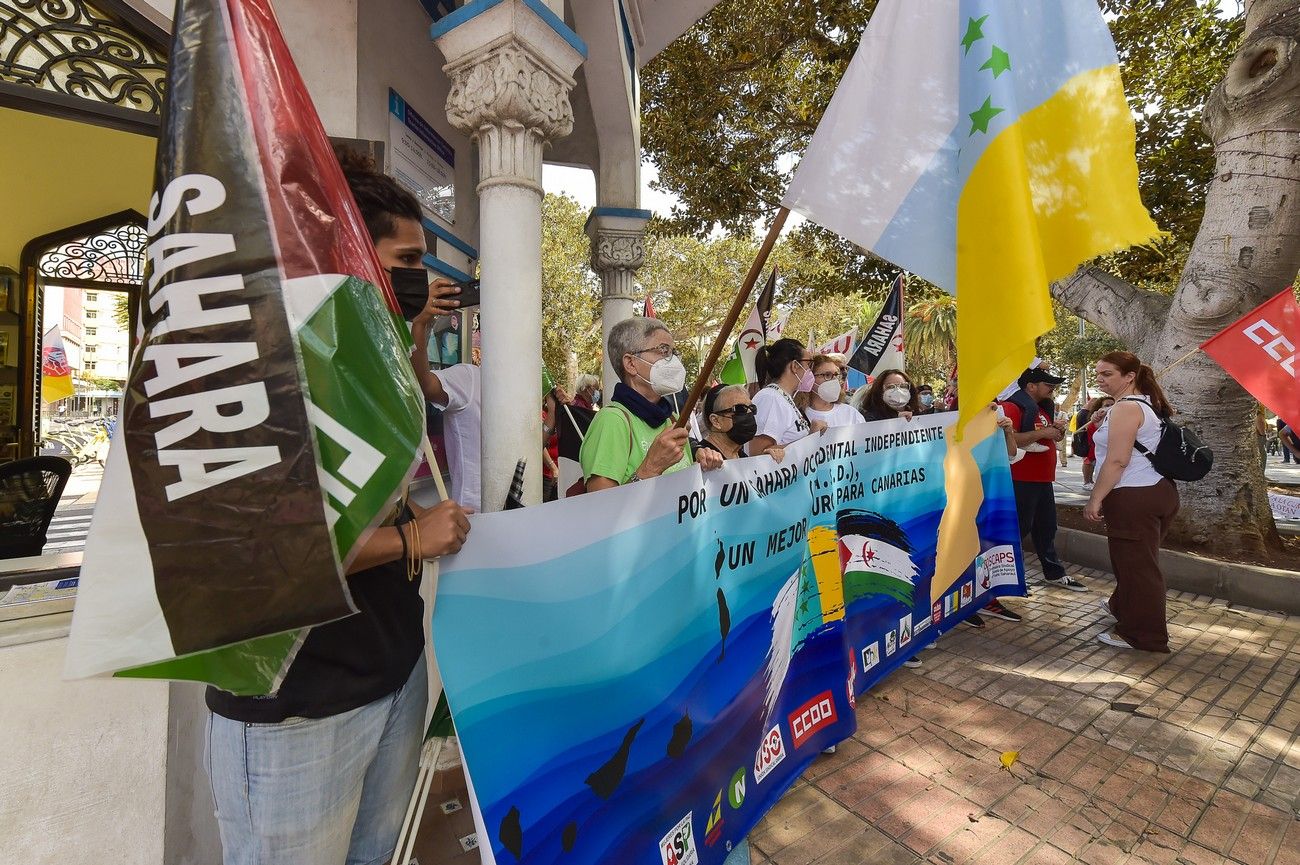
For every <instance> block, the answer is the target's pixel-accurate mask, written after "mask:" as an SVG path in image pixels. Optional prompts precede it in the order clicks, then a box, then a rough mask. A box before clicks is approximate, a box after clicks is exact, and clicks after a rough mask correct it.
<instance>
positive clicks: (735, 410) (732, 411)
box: [711, 403, 758, 417]
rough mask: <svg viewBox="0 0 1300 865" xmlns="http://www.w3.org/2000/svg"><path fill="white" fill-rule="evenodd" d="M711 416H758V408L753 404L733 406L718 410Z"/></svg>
mask: <svg viewBox="0 0 1300 865" xmlns="http://www.w3.org/2000/svg"><path fill="white" fill-rule="evenodd" d="M711 414H716V415H722V416H723V417H735V416H736V415H741V414H758V406H756V405H754V404H753V403H740V404H739V405H733V406H732V407H731V408H723V409H718V410H717V411H714V412H711Z"/></svg>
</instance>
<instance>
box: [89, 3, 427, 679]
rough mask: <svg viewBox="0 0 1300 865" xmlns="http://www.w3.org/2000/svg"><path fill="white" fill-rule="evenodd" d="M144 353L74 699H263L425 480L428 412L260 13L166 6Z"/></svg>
mask: <svg viewBox="0 0 1300 865" xmlns="http://www.w3.org/2000/svg"><path fill="white" fill-rule="evenodd" d="M174 21H175V23H174V30H173V32H174V37H173V48H172V53H171V68H170V70H169V74H168V91H167V99H166V105H165V108H164V115H163V129H162V135H161V137H160V139H159V144H158V158H157V169H156V177H155V183H156V189H155V193H154V196H153V199H152V201H151V203H150V208H149V215H148V225H147V231H148V233H149V237H150V244H149V247H148V253H147V254H148V267H147V277H146V284H145V287H144V289H145V290H144V299H143V303H142V310H141V326H142V338H141V341H140V345H139V349H138V350H137V352H136V354H135V356H134V357H133V358H132V364H131V371H130V376H129V380H128V382H127V388H126V395H125V402H124V406H123V411H122V420H121V423H120V424H119V425H118V428H117V438H116V440H115V441H114V443H113V446H112V449H111V451H110V455H109V459H108V465H107V467H106V470H105V475H104V484H103V487H102V490H101V492H100V494H99V500H98V503H97V507H96V510H95V515H94V520H93V522H92V524H91V530H90V536H89V538H88V542H87V546H86V553H85V557H84V564H83V566H82V580H81V587H80V590H79V598H78V602H77V609H76V616H75V620H74V623H73V631H72V637H71V642H70V646H69V650H68V658H67V673H68V675H70V676H74V677H76V676H89V675H102V674H113V673H116V674H118V675H128V676H149V677H159V678H174V679H194V680H198V681H206V682H210V683H213V684H215V685H217V686H218V687H221V688H223V689H225V690H228V691H231V692H234V693H242V694H250V693H268V692H271V691H273V690H275V689H276V688H277V687H278V686H279V681H280V679H281V678H282V677H283V673H284V671H285V669H287V667H288V664H289V662H290V661H291V660H292V657H293V654H294V652H295V651H296V648H297V646H298V645H300V643H301V635H302V631H301V630H300V629H302V628H304V627H308V626H311V625H315V624H320V623H323V622H327V621H331V620H333V619H337V618H340V617H342V616H346V615H349V614H351V613H352V612H353V607H352V604H351V598H350V596H349V593H348V590H347V584H346V581H345V580H344V577H343V574H344V572H345V568H346V566H347V563H348V562H349V561H350V559H351V558H352V556H353V555H354V554H355V552H356V550H357V549H358V548H359V545H360V542H361V541H362V540H363V539H364V538H365V537H366V536H367V535H368V533H369V532H370V531H372V530H373V529H374V528H375V527H376V526H377V525H379V524H380V523H381V522H382V521H383V520H384V518H385V517H386V516H387V515H388V514H389V513H391V512H392V509H393V506H394V502H395V500H396V499H397V498H398V496H399V495H400V494H401V493H402V491H403V490H404V489H405V485H406V482H407V480H408V479H409V477H410V474H411V472H412V471H413V469H414V467H415V464H416V455H417V453H418V451H419V447H420V440H421V437H422V436H423V431H424V411H423V399H422V397H421V395H420V390H419V386H418V384H417V383H416V381H415V378H414V375H413V373H412V371H411V368H410V365H409V352H410V345H411V344H410V336H409V334H408V333H407V332H406V330H405V329H404V328H403V327H402V326H401V323H400V319H398V318H397V317H396V314H395V310H396V302H395V299H394V298H393V297H392V292H391V289H389V288H388V285H387V281H386V280H385V279H384V275H383V273H382V270H381V267H380V264H379V261H378V259H377V258H376V255H375V251H374V248H373V246H372V245H371V242H370V239H369V236H368V234H367V233H366V229H365V225H364V223H363V221H362V219H361V216H360V213H359V212H358V211H357V208H356V205H355V203H354V202H353V200H352V197H351V194H350V193H349V191H348V188H347V184H346V182H345V181H344V178H343V174H342V171H341V169H340V168H339V165H338V163H337V161H336V160H335V158H334V155H333V152H332V149H331V147H330V143H329V140H328V139H327V137H326V135H325V131H324V129H323V128H322V127H321V123H320V120H319V119H318V117H317V115H316V111H315V109H314V108H313V106H312V103H311V100H310V98H309V97H308V96H307V91H306V88H305V87H304V86H303V83H302V80H301V78H300V77H299V75H298V72H297V69H296V68H295V66H294V64H293V60H292V58H291V57H290V55H289V51H288V49H287V47H286V45H285V43H284V39H283V37H282V35H281V33H280V30H279V27H278V25H277V23H276V21H275V17H274V14H273V13H272V11H271V8H270V4H269V2H268V0H180V2H179V3H178V5H177V10H176V15H175V19H174Z"/></svg>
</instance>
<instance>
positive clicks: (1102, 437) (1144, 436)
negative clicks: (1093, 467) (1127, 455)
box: [1092, 394, 1164, 489]
mask: <svg viewBox="0 0 1300 865" xmlns="http://www.w3.org/2000/svg"><path fill="white" fill-rule="evenodd" d="M1129 402H1131V403H1133V404H1134V405H1137V406H1140V407H1141V409H1142V426H1140V427H1138V433H1137V440H1138V441H1139V442H1141V443H1142V446H1143V447H1145V448H1146V449H1147V450H1149V451H1151V452H1153V453H1154V452H1155V449H1156V445H1158V444H1159V443H1160V418H1159V417H1158V416H1157V415H1156V413H1155V409H1153V408H1151V402H1150V400H1149V399H1148V398H1147V397H1145V396H1142V395H1141V394H1138V395H1135V397H1134V398H1133V399H1131V400H1129ZM1115 404H1116V405H1119V403H1118V402H1116V403H1115ZM1113 411H1114V409H1113V408H1112V409H1111V410H1110V411H1108V412H1106V417H1105V419H1104V420H1102V422H1101V427H1100V428H1099V429H1098V430H1097V431H1096V432H1095V433H1093V434H1092V447H1093V450H1094V452H1095V453H1096V456H1097V468H1098V471H1100V470H1101V465H1102V463H1104V462H1105V461H1106V451H1107V449H1108V448H1109V446H1110V415H1111V412H1113ZM1162 480H1164V475H1162V474H1160V472H1158V471H1156V467H1155V466H1154V465H1152V464H1151V460H1150V459H1148V458H1147V456H1146V454H1144V453H1142V452H1141V451H1139V450H1138V449H1137V448H1136V447H1135V448H1133V458H1132V459H1130V460H1129V461H1128V465H1127V466H1125V468H1124V474H1122V475H1120V479H1119V482H1118V483H1116V484H1115V487H1114V488H1115V489H1120V488H1121V487H1153V486H1155V485H1156V484H1158V483H1160V482H1161V481H1162Z"/></svg>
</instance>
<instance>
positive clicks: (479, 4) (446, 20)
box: [429, 0, 501, 39]
mask: <svg viewBox="0 0 1300 865" xmlns="http://www.w3.org/2000/svg"><path fill="white" fill-rule="evenodd" d="M500 2H501V0H470V2H468V3H466V4H465V5H464V6H462V7H460V8H459V9H457V10H456V11H455V12H453V13H451V14H450V15H447V16H444V17H443V18H442V20H440V21H436V22H434V25H433V26H432V27H430V28H429V38H430V39H437V38H438V37H440V36H443V35H445V34H447V33H449V32H451V31H452V30H455V29H456V28H457V27H459V26H460V25H462V24H464V23H465V22H466V21H468V20H469V19H471V18H473V17H474V16H476V15H481V14H483V13H484V12H486V11H488V10H489V9H491V8H492V7H493V6H496V5H497V4H498V3H500Z"/></svg>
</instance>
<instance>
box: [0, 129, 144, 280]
mask: <svg viewBox="0 0 1300 865" xmlns="http://www.w3.org/2000/svg"><path fill="white" fill-rule="evenodd" d="M156 143H157V142H156V139H154V138H152V137H149V136H145V135H134V134H132V133H130V132H118V131H116V130H113V129H105V128H103V127H100V126H91V125H89V124H86V123H75V122H72V121H70V120H59V119H56V118H54V117H45V116H43V115H40V114H31V113H28V112H26V111H15V110H13V109H10V108H0V265H8V266H9V267H12V268H14V269H15V270H17V269H18V256H19V254H20V253H21V252H22V249H23V245H24V244H26V243H27V241H29V240H31V239H32V238H33V237H38V236H40V235H42V234H48V233H49V232H51V231H57V230H59V229H60V228H66V227H67V226H69V225H76V224H78V223H81V222H87V221H89V220H91V219H96V218H97V217H100V216H106V215H108V214H110V213H116V212H117V211H119V210H125V209H127V208H133V209H135V210H138V211H140V212H141V213H145V212H146V210H147V208H148V205H149V195H150V194H151V193H152V192H153V159H154V150H155V146H156Z"/></svg>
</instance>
